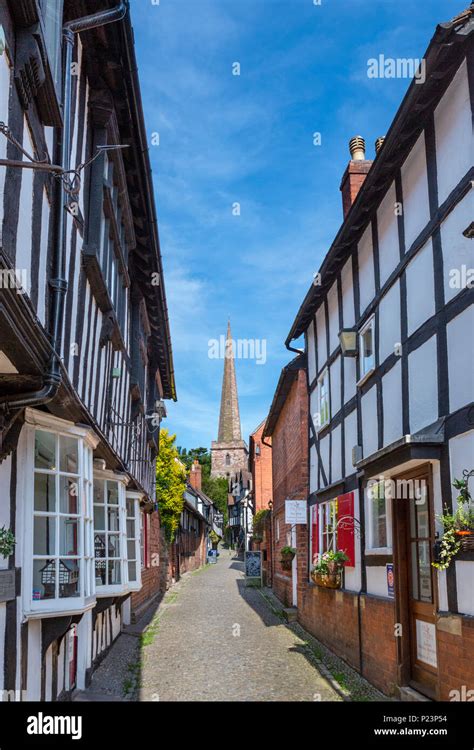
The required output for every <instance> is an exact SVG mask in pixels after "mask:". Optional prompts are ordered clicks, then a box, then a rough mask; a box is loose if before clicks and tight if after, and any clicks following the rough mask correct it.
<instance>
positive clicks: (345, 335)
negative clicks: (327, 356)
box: [339, 328, 357, 357]
mask: <svg viewBox="0 0 474 750" xmlns="http://www.w3.org/2000/svg"><path fill="white" fill-rule="evenodd" d="M339 342H340V344H341V350H342V356H343V357H355V356H356V355H357V331H353V330H352V328H343V329H342V330H341V331H340V332H339Z"/></svg>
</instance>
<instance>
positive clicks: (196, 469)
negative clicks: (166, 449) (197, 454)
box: [189, 458, 202, 490]
mask: <svg viewBox="0 0 474 750" xmlns="http://www.w3.org/2000/svg"><path fill="white" fill-rule="evenodd" d="M189 483H190V485H191V487H194V489H195V490H201V486H202V478H201V464H200V463H199V461H198V460H197V458H195V459H194V462H193V465H192V466H191V471H190V473H189Z"/></svg>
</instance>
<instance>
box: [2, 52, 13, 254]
mask: <svg viewBox="0 0 474 750" xmlns="http://www.w3.org/2000/svg"><path fill="white" fill-rule="evenodd" d="M10 70H11V69H10V65H9V63H8V55H7V54H5V53H4V54H3V55H1V56H0V120H1V121H2V122H4V123H6V124H7V125H8V100H9V96H10ZM6 157H7V139H6V138H5V136H3V135H2V136H0V159H6ZM5 174H6V169H5V167H0V243H1V238H2V224H3V198H4V194H5V192H4V190H5Z"/></svg>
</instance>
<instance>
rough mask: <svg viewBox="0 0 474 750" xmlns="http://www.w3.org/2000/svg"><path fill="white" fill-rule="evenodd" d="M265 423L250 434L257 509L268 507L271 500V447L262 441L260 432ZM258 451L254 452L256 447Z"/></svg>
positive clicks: (268, 441)
mask: <svg viewBox="0 0 474 750" xmlns="http://www.w3.org/2000/svg"><path fill="white" fill-rule="evenodd" d="M264 427H265V423H264V422H263V423H262V424H261V425H260V427H259V428H258V429H257V430H256V431H255V432H253V433H252V434H251V435H250V441H249V447H250V453H251V455H250V470H251V472H252V487H253V490H254V497H255V510H256V511H259V510H262V509H263V508H268V501H269V500H272V494H273V487H272V449H271V448H270V447H269V446H268V445H266V444H265V443H271V440H266V441H265V443H262V433H263V428H264ZM257 446H258V448H259V450H260V453H259V454H257V453H256V448H257Z"/></svg>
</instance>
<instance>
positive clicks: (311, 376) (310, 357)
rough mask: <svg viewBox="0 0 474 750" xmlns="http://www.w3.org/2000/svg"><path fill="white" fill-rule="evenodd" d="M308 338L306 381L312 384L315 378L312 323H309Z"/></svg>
mask: <svg viewBox="0 0 474 750" xmlns="http://www.w3.org/2000/svg"><path fill="white" fill-rule="evenodd" d="M307 336H308V379H309V382H310V383H312V382H313V380H314V378H315V377H316V360H315V350H314V323H313V321H311V323H310V324H309V327H308V330H307Z"/></svg>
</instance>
